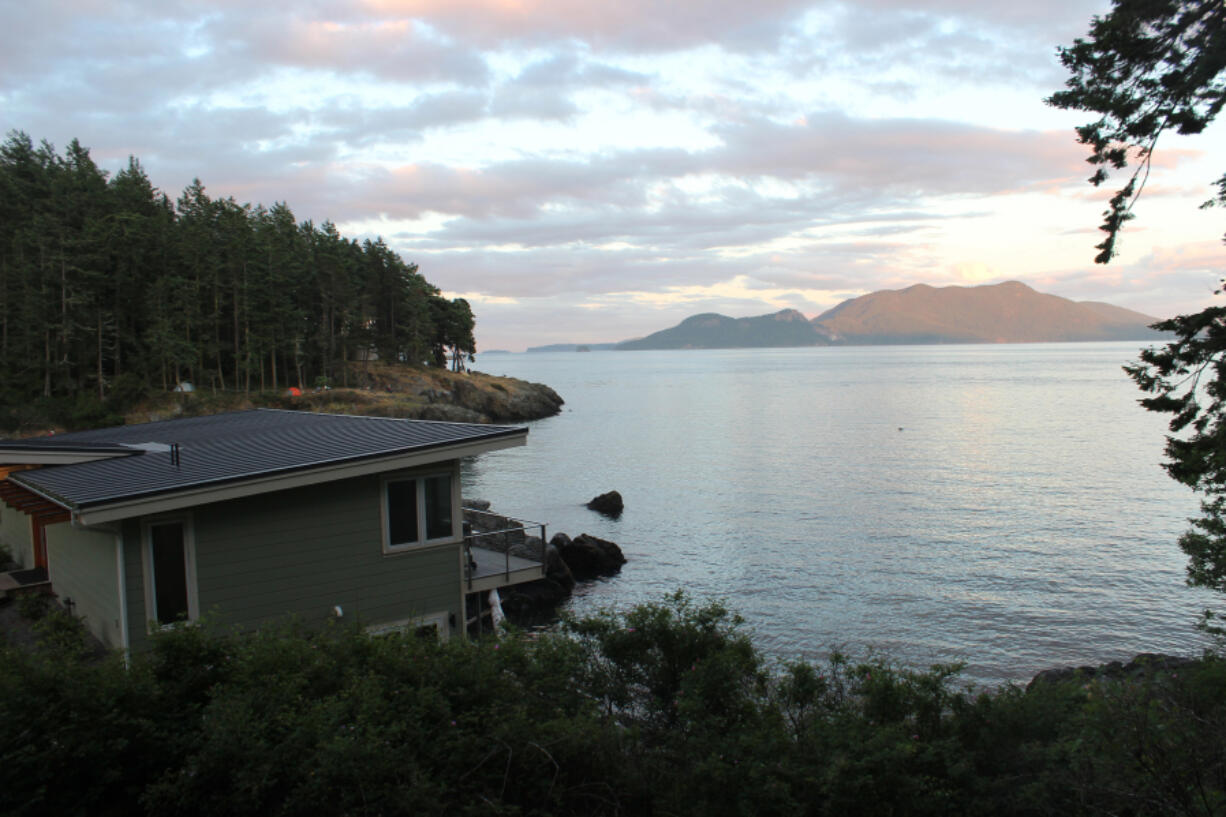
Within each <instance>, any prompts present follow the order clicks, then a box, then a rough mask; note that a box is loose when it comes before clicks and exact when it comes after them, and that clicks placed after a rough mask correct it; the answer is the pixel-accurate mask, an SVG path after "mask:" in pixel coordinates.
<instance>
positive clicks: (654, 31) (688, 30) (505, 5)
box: [364, 0, 812, 51]
mask: <svg viewBox="0 0 1226 817" xmlns="http://www.w3.org/2000/svg"><path fill="white" fill-rule="evenodd" d="M811 5H812V3H810V2H806V0H761V2H757V3H745V2H741V0H704V1H703V2H694V0H674V1H673V2H667V3H660V2H655V0H619V2H594V0H366V2H365V3H364V6H365V8H367V9H368V10H369V11H370V12H371V14H372V15H375V16H378V17H381V18H383V19H422V20H426V21H429V23H430V24H431V25H432V26H435V27H437V28H439V29H440V30H442V31H444V32H446V33H447V34H448V35H450V36H452V37H455V38H457V39H465V40H471V41H474V42H477V43H479V44H481V45H483V46H487V47H488V46H498V45H503V44H508V43H526V44H533V43H535V44H540V43H546V42H550V41H556V40H570V39H580V40H583V41H584V42H587V43H589V44H591V45H593V46H595V47H598V48H611V49H614V50H632V51H662V50H674V49H684V48H691V47H695V46H701V45H706V44H708V43H713V42H714V43H720V44H722V45H724V46H725V47H728V48H732V49H734V50H735V49H740V48H763V47H769V46H771V45H773V44H774V43H775V42H776V41H777V40H778V38H779V36H780V35H781V34H782V33H783V32H784V31H785V30H786V26H787V25H788V24H789V23H790V22H792V21H793V20H794V19H795V18H796V17H797V16H798V15H799V14H800V13H802V12H803V11H804V10H806V9H807V8H808V7H810V6H811Z"/></svg>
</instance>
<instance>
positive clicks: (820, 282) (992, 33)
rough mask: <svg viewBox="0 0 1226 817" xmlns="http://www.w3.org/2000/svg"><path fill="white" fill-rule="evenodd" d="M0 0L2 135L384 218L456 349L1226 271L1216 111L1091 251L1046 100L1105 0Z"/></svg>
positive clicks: (1221, 133) (1140, 285)
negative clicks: (874, 300)
mask: <svg viewBox="0 0 1226 817" xmlns="http://www.w3.org/2000/svg"><path fill="white" fill-rule="evenodd" d="M3 2H4V14H3V18H2V19H3V26H2V27H0V130H2V131H4V132H9V131H13V130H18V131H24V132H25V133H27V134H29V135H30V136H31V137H32V138H33V139H34V140H35V141H40V140H44V139H45V140H47V141H49V142H51V143H52V144H53V145H55V146H56V147H57V148H59V149H61V150H62V149H63V147H64V146H65V145H66V144H67V143H68V142H69V141H70V140H71V139H73V138H77V139H79V140H80V142H81V143H82V144H83V145H85V146H86V147H88V148H89V149H90V151H91V155H92V156H93V158H94V160H95V161H96V162H97V163H98V164H99V166H101V167H103V168H105V169H108V170H110V171H112V172H115V171H118V170H119V169H121V168H122V167H124V166H125V165H126V163H127V159H128V157H129V156H136V157H137V158H138V159H140V161H141V163H142V164H143V166H144V167H145V170H146V172H147V173H148V174H149V177H150V179H151V180H152V181H153V183H154V184H155V185H156V186H158V187H159V188H160V189H161V190H163V191H164V192H166V193H167V194H168V195H170V196H171V197H172V198H176V197H177V196H178V195H179V193H180V192H181V191H182V190H183V188H184V187H186V186H187V185H188V184H189V183H190V182H191V180H192V179H193V178H199V179H200V180H201V181H202V182H203V183H204V185H205V187H206V189H207V191H208V193H209V195H211V196H213V197H215V198H226V197H233V198H234V199H235V200H237V201H239V202H240V203H242V202H249V203H252V204H257V203H263V204H265V205H271V204H272V203H274V202H278V201H283V202H286V203H288V204H289V206H290V208H291V209H292V210H293V212H294V214H295V215H296V217H297V218H298V219H299V220H300V221H305V220H308V219H309V220H312V221H314V222H315V223H317V224H318V223H321V222H323V221H332V222H334V223H335V224H336V225H337V227H338V228H339V229H340V231H341V233H342V234H344V235H346V236H348V237H351V238H368V237H369V238H374V237H376V236H382V237H383V238H384V239H385V240H386V241H387V242H388V244H389V245H390V246H391V247H393V248H394V249H395V250H397V251H398V252H399V253H400V254H401V256H402V257H403V258H404V259H405V260H406V261H410V262H413V263H416V264H418V265H419V268H420V271H421V273H422V274H423V275H424V276H425V277H426V279H427V280H429V281H430V282H431V283H433V284H434V285H435V286H438V287H439V288H440V289H441V290H442V291H443V292H444V294H446V295H447V296H448V297H463V298H467V299H468V300H469V302H470V303H471V304H472V307H473V311H474V312H475V314H476V316H477V348H478V352H480V351H481V350H492V349H504V350H511V351H522V350H523V349H524V348H525V347H528V346H535V345H543V344H549V343H563V342H579V343H591V342H602V341H616V340H624V339H628V338H632V337H639V336H642V335H645V334H648V333H650V332H653V331H656V330H658V329H663V328H666V327H668V326H672V325H674V324H676V323H677V322H679V321H681V320H683V319H684V318H686V317H688V316H690V315H693V314H697V313H700V312H720V313H723V314H726V315H731V316H733V317H745V316H750V315H760V314H764V313H767V312H774V311H777V310H780V309H784V308H794V309H798V310H800V311H801V312H803V313H805V314H806V315H808V316H810V317H812V316H815V315H817V314H820V313H821V312H823V311H825V310H827V309H829V308H831V307H833V306H835V305H837V304H838V303H840V302H841V301H843V300H846V299H847V298H852V297H856V296H859V295H863V294H865V293H868V292H873V291H876V290H880V289H899V288H903V287H906V286H910V285H912V284H916V283H926V284H931V285H933V286H950V285H958V286H969V285H978V284H990V283H997V282H1001V281H1007V280H1018V281H1022V282H1024V283H1027V284H1029V285H1030V286H1032V287H1034V288H1035V289H1038V290H1040V291H1043V292H1050V293H1053V294H1056V295H1061V296H1064V297H1068V298H1072V299H1075V300H1096V301H1105V302H1108V303H1113V304H1117V305H1119V306H1124V307H1128V308H1131V309H1136V310H1138V311H1141V312H1144V313H1146V314H1148V315H1153V316H1156V317H1168V316H1170V315H1174V314H1177V313H1180V312H1189V311H1194V310H1199V309H1201V308H1203V307H1205V306H1208V305H1209V304H1211V303H1214V302H1215V301H1214V295H1213V292H1214V290H1215V289H1216V287H1217V285H1218V281H1219V278H1220V277H1221V275H1222V273H1223V270H1224V269H1226V263H1224V262H1226V245H1223V243H1222V235H1223V233H1224V232H1226V227H1224V223H1226V219H1224V218H1223V217H1222V216H1223V211H1222V210H1220V209H1218V210H1201V209H1199V208H1198V205H1199V204H1200V203H1201V202H1203V201H1204V200H1205V199H1207V198H1209V196H1210V195H1211V193H1212V188H1211V185H1212V182H1213V181H1214V180H1216V179H1217V178H1219V177H1220V176H1221V175H1222V172H1223V170H1224V168H1223V164H1226V161H1224V157H1226V150H1224V148H1226V123H1223V122H1219V123H1217V124H1216V125H1214V126H1213V127H1212V128H1211V129H1210V130H1208V131H1206V132H1205V133H1203V134H1200V135H1199V136H1196V137H1185V138H1180V137H1164V139H1163V141H1162V142H1160V143H1159V147H1158V152H1157V154H1156V157H1155V160H1154V168H1153V172H1152V173H1151V175H1150V178H1149V181H1148V183H1147V186H1146V190H1145V193H1144V195H1143V197H1142V199H1141V200H1140V202H1139V203H1138V205H1137V206H1136V209H1135V213H1136V216H1137V218H1136V220H1135V221H1133V222H1131V223H1130V224H1129V225H1128V226H1127V228H1126V231H1125V233H1124V236H1123V238H1122V239H1121V242H1120V255H1119V257H1118V258H1116V259H1115V260H1114V261H1113V262H1112V263H1111V264H1110V265H1108V266H1102V265H1096V264H1094V263H1093V258H1094V255H1095V250H1094V245H1095V244H1097V243H1098V242H1099V240H1100V238H1099V233H1098V229H1097V227H1098V224H1099V223H1100V221H1101V218H1100V214H1101V213H1102V211H1103V210H1104V209H1105V207H1106V199H1107V198H1108V197H1109V195H1110V192H1111V190H1109V189H1107V188H1106V187H1104V188H1103V189H1095V188H1093V187H1091V186H1090V185H1089V184H1087V183H1086V178H1087V177H1088V176H1089V175H1090V173H1091V172H1092V169H1091V168H1090V166H1089V165H1087V164H1086V163H1085V157H1086V155H1087V150H1086V148H1084V147H1083V146H1081V145H1078V144H1077V143H1076V138H1075V134H1074V133H1073V128H1074V127H1075V126H1076V125H1078V124H1083V123H1085V122H1087V121H1090V119H1092V117H1090V116H1088V115H1086V114H1084V113H1076V112H1068V111H1059V110H1056V109H1053V108H1051V107H1049V106H1047V105H1045V104H1044V102H1043V100H1044V98H1045V97H1046V96H1048V95H1050V94H1051V93H1053V92H1055V91H1057V90H1059V89H1060V88H1061V87H1062V86H1063V83H1064V80H1065V78H1066V73H1065V71H1064V69H1063V68H1062V67H1061V66H1060V64H1059V61H1058V59H1057V57H1056V47H1057V46H1058V45H1066V44H1071V42H1072V41H1073V39H1074V38H1075V37H1078V36H1083V35H1084V34H1085V32H1086V31H1087V29H1088V26H1089V22H1090V19H1091V17H1092V16H1093V15H1095V14H1102V13H1105V12H1106V11H1107V10H1108V9H1109V3H1108V2H1105V0H1059V2H1057V0H1032V2H1027V3H1019V2H1015V0H1008V2H1005V0H862V2H856V3H843V2H827V1H826V0H809V1H805V0H756V2H745V1H744V0H738V1H737V2H730V0H706V2H698V1H697V0H668V1H667V2H646V0H618V2H605V0H556V1H553V2H546V0H353V1H352V2H341V1H340V0H300V1H299V2H295V3H288V2H282V1H281V0H259V2H236V1H235V0H218V1H217V2H190V1H189V0H154V1H153V2H141V1H139V0H106V2H102V0H44V2H21V1H20V0H3ZM1121 184H1122V180H1121ZM1222 297H1226V296H1222Z"/></svg>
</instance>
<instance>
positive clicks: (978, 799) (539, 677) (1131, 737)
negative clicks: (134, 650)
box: [0, 594, 1226, 817]
mask: <svg viewBox="0 0 1226 817" xmlns="http://www.w3.org/2000/svg"><path fill="white" fill-rule="evenodd" d="M36 632H37V636H38V641H37V643H36V644H35V646H34V647H32V648H29V649H20V650H19V649H16V648H13V647H0V746H3V747H4V752H3V762H0V790H3V791H4V792H5V797H6V804H8V805H7V806H6V813H12V814H18V815H24V814H31V815H33V814H47V813H56V814H59V813H64V814H91V815H92V814H103V815H107V814H137V813H146V814H156V815H163V814H165V815H232V814H233V815H248V814H250V815H256V814H260V815H263V814H280V815H298V814H302V815H308V814H310V815H316V814H319V815H332V814H336V815H341V814H379V815H401V814H403V815H409V814H413V815H453V814H455V815H470V814H471V815H476V814H481V815H486V814H493V815H532V814H536V815H626V814H633V815H638V814H644V815H649V814H659V815H774V814H779V815H831V816H832V817H833V815H938V814H939V815H945V814H957V815H1027V816H1029V815H1091V814H1132V815H1141V814H1172V815H1174V814H1180V815H1214V814H1222V813H1223V812H1224V810H1226V800H1224V798H1223V792H1226V741H1224V740H1223V738H1222V735H1223V734H1226V663H1223V662H1221V661H1217V660H1213V659H1207V660H1205V661H1202V662H1199V663H1196V664H1193V665H1190V666H1188V667H1186V668H1183V669H1180V670H1178V671H1170V672H1158V671H1155V672H1153V673H1150V674H1149V675H1147V676H1144V677H1141V678H1134V679H1128V680H1114V681H1113V680H1096V681H1090V682H1087V681H1082V680H1079V681H1077V682H1068V683H1060V684H1057V683H1044V684H1035V685H1033V687H1032V688H1031V689H1021V688H1019V687H1013V686H1009V687H1006V688H1004V689H1001V690H998V691H995V692H985V691H978V692H977V691H975V690H971V689H969V688H965V687H963V686H960V685H959V682H958V676H957V669H958V668H957V667H952V666H936V667H933V668H931V669H929V670H926V671H915V670H910V669H906V668H900V667H896V666H894V665H892V664H891V663H890V662H888V661H886V660H882V659H873V660H869V661H862V662H853V661H851V660H849V659H848V658H846V657H845V656H843V655H841V654H838V653H835V654H833V655H832V656H831V657H830V658H829V659H828V660H827V661H826V662H825V663H822V664H815V663H808V662H795V663H792V664H787V665H782V666H778V667H769V666H767V665H766V663H765V662H764V660H763V658H762V656H761V654H760V653H758V652H757V650H756V649H755V648H754V647H753V644H752V641H751V639H750V637H749V634H748V633H747V632H745V630H744V625H743V622H742V621H741V620H740V619H739V617H737V616H736V615H735V614H733V613H731V612H730V611H729V610H728V609H727V608H726V607H725V606H724V605H722V604H720V603H718V602H709V603H702V604H699V603H694V602H693V601H691V600H690V599H688V598H687V597H685V596H684V595H681V594H675V595H673V596H670V597H668V598H666V599H664V600H663V601H662V602H660V603H656V604H647V605H642V606H640V607H637V608H634V609H633V610H630V611H628V612H625V613H614V612H604V613H600V614H597V615H594V616H589V617H586V618H582V619H574V620H570V621H567V622H566V623H565V624H564V626H563V627H562V628H560V629H559V631H558V632H555V633H551V634H545V635H541V636H538V637H535V638H533V639H528V638H525V637H522V636H519V635H516V634H512V635H510V636H508V637H504V638H503V639H502V640H500V641H495V640H483V641H477V642H464V641H460V640H454V641H452V642H449V643H438V642H433V641H427V640H422V639H420V638H416V637H412V636H401V635H387V636H369V635H366V634H363V633H362V632H360V631H358V630H356V629H353V628H351V627H347V626H340V625H336V626H330V627H327V628H324V629H323V630H308V629H305V628H302V627H300V626H297V625H295V624H293V623H287V624H285V625H284V626H281V627H269V628H266V629H264V630H261V631H260V632H255V633H238V632H231V631H226V630H219V629H217V628H216V627H214V626H213V625H212V624H211V623H210V622H208V621H206V622H204V623H203V624H201V625H199V626H192V627H180V628H175V629H173V630H170V631H167V632H163V633H159V634H158V635H156V636H155V637H154V638H153V641H152V646H151V648H150V650H149V651H148V652H146V653H144V654H141V655H137V656H133V657H132V658H131V660H130V661H129V662H128V664H127V665H126V666H125V664H124V662H123V661H122V660H121V658H120V657H119V656H117V655H112V656H110V657H109V658H106V659H104V660H98V659H97V658H96V656H94V655H93V654H91V653H90V652H89V651H88V650H87V649H85V648H84V647H83V644H84V637H83V631H82V629H81V627H80V625H79V623H78V622H76V621H75V620H73V619H71V618H70V617H68V616H66V615H65V614H63V613H61V612H51V613H48V614H47V615H45V616H44V617H43V618H42V619H41V621H40V623H39V624H38V626H37V631H36Z"/></svg>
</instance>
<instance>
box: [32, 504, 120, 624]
mask: <svg viewBox="0 0 1226 817" xmlns="http://www.w3.org/2000/svg"><path fill="white" fill-rule="evenodd" d="M118 547H119V543H118V541H117V540H116V537H115V534H114V533H111V532H105V531H96V530H82V529H78V528H73V527H72V525H71V524H69V523H67V522H61V523H59V524H56V525H48V526H47V572H48V574H50V576H51V583H52V587H53V588H54V589H55V594H56V595H57V596H59V597H60V600H61V601H62V600H63V599H66V598H71V599H72V601H73V613H74V614H76V615H78V616H81V617H82V618H84V619H85V626H86V627H88V628H89V631H90V632H92V633H93V634H94V635H95V636H97V637H98V639H99V640H100V641H101V642H102V643H103V644H106V645H107V646H108V647H122V646H123V626H122V622H123V616H122V614H121V611H120V601H119V600H120V588H119V554H118Z"/></svg>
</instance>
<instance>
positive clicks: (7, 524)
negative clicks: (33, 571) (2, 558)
mask: <svg viewBox="0 0 1226 817" xmlns="http://www.w3.org/2000/svg"><path fill="white" fill-rule="evenodd" d="M30 535H31V534H30V517H28V516H26V515H25V514H24V513H22V512H21V511H19V510H17V509H16V508H10V507H9V506H8V505H5V504H4V503H3V502H0V542H2V543H3V544H4V546H5V547H6V548H8V551H9V553H11V554H12V556H13V560H14V561H16V562H17V564H19V565H21V566H22V567H34V543H33V542H32V541H31V539H30Z"/></svg>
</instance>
